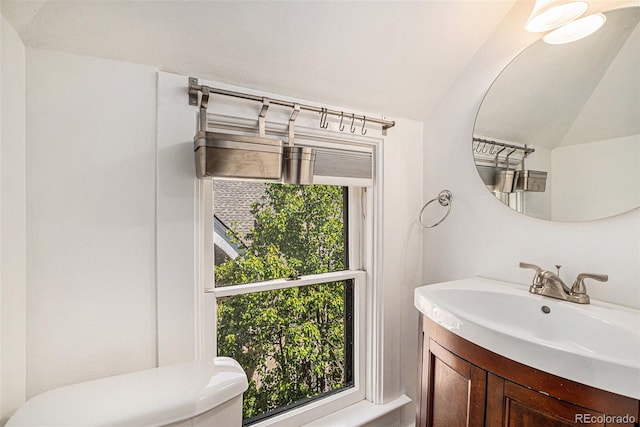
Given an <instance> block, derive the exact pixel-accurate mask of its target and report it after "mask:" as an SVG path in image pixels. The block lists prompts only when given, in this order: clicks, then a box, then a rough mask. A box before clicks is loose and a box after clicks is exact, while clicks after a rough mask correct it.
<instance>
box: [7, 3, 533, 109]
mask: <svg viewBox="0 0 640 427" xmlns="http://www.w3.org/2000/svg"><path fill="white" fill-rule="evenodd" d="M514 3H515V0H493V1H492V0H467V1H462V0H439V1H410V2H405V1H391V0H389V1H258V2H253V1H28V0H2V9H1V10H2V14H3V16H4V17H5V18H6V19H7V20H8V21H9V22H10V23H11V24H12V25H13V27H14V28H15V29H16V31H17V32H18V34H19V35H20V37H21V39H22V41H23V42H24V43H25V45H26V46H27V47H37V48H44V49H51V50H56V51H63V52H71V53H78V54H83V55H89V56H95V57H101V58H109V59H116V60H122V61H127V62H133V63H140V64H149V65H153V66H157V67H158V68H160V69H161V70H163V71H169V72H176V73H180V74H184V75H190V76H194V77H199V78H203V79H211V80H216V81H220V82H224V83H230V84H235V85H239V86H244V87H248V88H254V89H259V90H265V91H270V92H274V93H279V94H282V95H284V96H293V97H299V98H303V99H308V100H312V101H316V102H322V103H328V104H334V105H339V106H344V107H351V108H355V109H359V110H364V111H367V112H370V113H381V114H386V115H389V116H396V117H407V118H413V119H418V120H422V119H424V117H425V115H426V114H428V113H429V112H430V111H431V110H432V109H433V108H434V107H435V106H436V105H437V103H438V101H439V100H440V99H441V98H442V97H443V96H444V94H445V93H446V91H447V89H448V88H449V87H450V86H451V85H452V84H453V82H454V81H455V79H456V78H457V77H458V75H459V74H460V73H461V71H462V70H463V69H464V67H465V66H466V65H467V63H468V62H469V61H470V60H471V58H472V57H473V55H474V54H475V53H476V51H477V50H478V49H479V48H480V46H482V44H483V43H484V41H485V40H486V39H487V37H488V36H489V35H490V34H491V32H492V31H493V30H494V29H495V27H496V26H497V25H498V24H499V23H500V22H501V21H502V20H503V18H504V17H505V15H506V14H507V12H508V11H509V10H510V9H511V7H512V6H513V4H514ZM478 18H481V19H478ZM523 24H524V23H523Z"/></svg>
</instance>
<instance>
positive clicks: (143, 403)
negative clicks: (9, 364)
mask: <svg viewBox="0 0 640 427" xmlns="http://www.w3.org/2000/svg"><path fill="white" fill-rule="evenodd" d="M247 386H248V384H247V376H246V375H245V373H244V371H243V370H242V368H241V367H240V365H239V364H238V362H236V361H235V360H233V359H231V358H228V357H216V358H212V359H206V360H196V361H190V362H186V363H179V364H174V365H168V366H163V367H159V368H154V369H148V370H145V371H139V372H132V373H129V374H123V375H117V376H113V377H108V378H102V379H99V380H94V381H87V382H83V383H79V384H74V385H70V386H66V387H61V388H57V389H54V390H50V391H47V392H44V393H42V394H39V395H37V396H35V397H33V398H32V399H30V400H29V401H28V402H26V403H25V404H24V405H23V406H22V407H21V408H20V409H19V410H18V411H17V412H16V413H15V414H14V415H13V416H12V417H11V419H10V420H9V422H8V423H7V424H6V425H7V426H9V427H17V426H39V427H44V426H166V425H168V424H172V423H179V425H193V424H198V423H197V422H196V423H190V422H189V420H198V419H200V420H204V419H205V418H206V420H207V425H212V426H216V425H218V426H224V427H232V426H238V427H239V426H240V425H241V424H242V393H243V392H244V391H245V390H246V389H247ZM183 422H184V423H183Z"/></svg>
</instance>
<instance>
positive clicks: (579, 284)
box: [570, 273, 609, 304]
mask: <svg viewBox="0 0 640 427" xmlns="http://www.w3.org/2000/svg"><path fill="white" fill-rule="evenodd" d="M584 279H593V280H597V281H599V282H606V281H607V280H609V276H608V275H606V274H593V273H580V274H578V277H576V281H575V282H573V286H571V293H570V295H571V297H572V298H573V299H576V302H579V303H581V304H589V295H587V287H586V286H585V285H584Z"/></svg>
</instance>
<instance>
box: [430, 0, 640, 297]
mask: <svg viewBox="0 0 640 427" xmlns="http://www.w3.org/2000/svg"><path fill="white" fill-rule="evenodd" d="M530 6H531V5H530V4H527V3H526V2H519V3H517V4H516V5H515V6H514V8H513V9H512V10H511V11H510V12H509V14H508V15H507V16H506V18H505V19H504V21H503V22H502V24H501V25H500V26H499V27H498V28H497V29H496V31H495V32H494V33H493V35H492V36H491V37H490V38H489V39H488V40H487V42H486V43H485V44H484V45H483V47H482V48H481V49H480V50H479V51H478V53H477V54H476V56H475V57H474V58H473V60H472V61H471V62H470V64H469V66H468V67H467V68H466V69H465V71H464V72H463V73H462V74H461V75H460V77H459V78H458V80H457V81H456V83H455V84H454V85H453V86H452V87H451V89H450V90H449V92H448V93H447V95H446V96H445V97H444V98H443V100H442V102H441V103H440V105H439V106H438V108H437V109H436V110H435V111H434V112H433V113H432V114H431V115H430V116H429V117H427V118H426V121H425V129H424V135H425V149H424V168H425V169H424V173H425V186H424V196H423V197H424V200H429V199H430V198H432V197H434V195H436V194H437V193H438V191H440V190H441V189H442V188H448V189H449V190H451V191H452V192H453V207H452V213H451V215H450V216H449V218H447V220H446V221H445V222H444V223H442V224H441V225H440V226H438V227H436V228H434V229H431V230H426V231H425V232H424V234H423V236H424V264H423V272H424V277H423V278H424V281H425V283H435V282H440V281H445V280H452V279H457V278H462V277H468V276H473V275H487V276H490V277H496V278H501V279H506V280H513V281H517V282H520V283H529V282H530V280H531V272H530V271H525V270H520V269H519V268H518V262H519V261H529V262H532V263H536V264H539V265H542V266H544V267H546V268H553V266H554V264H561V265H563V268H562V273H561V275H562V276H563V277H564V278H565V279H566V280H567V281H569V282H571V281H572V280H573V279H574V278H575V276H576V274H578V273H580V272H593V273H607V274H609V282H608V283H604V284H603V283H593V284H592V285H590V286H588V289H589V293H590V294H591V295H592V296H593V297H595V298H598V299H603V300H606V301H612V302H615V303H620V304H624V305H628V306H633V307H640V290H639V286H640V209H635V210H634V211H632V212H629V213H627V214H623V215H620V216H617V217H614V218H610V219H604V220H599V221H593V222H586V223H558V222H549V221H544V220H537V219H533V218H529V217H526V216H523V215H521V214H519V213H517V212H514V211H512V210H511V209H509V208H507V207H505V206H503V205H501V204H500V203H499V202H498V201H497V200H496V199H495V198H494V197H493V196H492V195H491V194H489V193H488V192H487V191H486V189H485V188H484V185H483V183H482V182H481V180H480V178H479V177H478V174H477V172H476V170H475V168H474V167H473V158H472V153H471V135H472V131H473V123H474V117H475V114H476V111H477V109H478V107H479V105H480V102H481V100H482V97H483V95H484V93H485V91H486V90H487V89H488V87H489V86H490V84H491V83H492V81H493V79H494V78H495V77H496V76H497V75H498V73H499V72H500V70H501V69H502V68H503V67H504V66H505V65H506V64H507V62H508V61H509V59H510V58H512V57H513V56H515V55H516V54H517V53H518V52H519V51H520V50H521V49H523V48H524V47H526V46H527V44H529V43H531V42H533V41H534V39H535V37H536V36H535V35H532V34H526V33H525V32H524V31H522V29H521V25H522V22H525V21H526V18H527V16H528V14H529V12H530Z"/></svg>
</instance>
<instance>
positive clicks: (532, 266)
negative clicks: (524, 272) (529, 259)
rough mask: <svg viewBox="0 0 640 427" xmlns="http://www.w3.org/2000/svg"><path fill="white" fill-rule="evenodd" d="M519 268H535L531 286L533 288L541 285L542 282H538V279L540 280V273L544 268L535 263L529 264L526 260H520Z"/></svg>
mask: <svg viewBox="0 0 640 427" xmlns="http://www.w3.org/2000/svg"><path fill="white" fill-rule="evenodd" d="M520 268H530V269H531V270H535V271H536V275H535V276H533V282H532V283H531V286H532V287H534V288H540V287H541V286H542V283H540V281H541V280H542V273H544V270H543V269H542V268H540V267H538V266H537V265H535V264H529V263H526V262H522V261H521V262H520Z"/></svg>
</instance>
